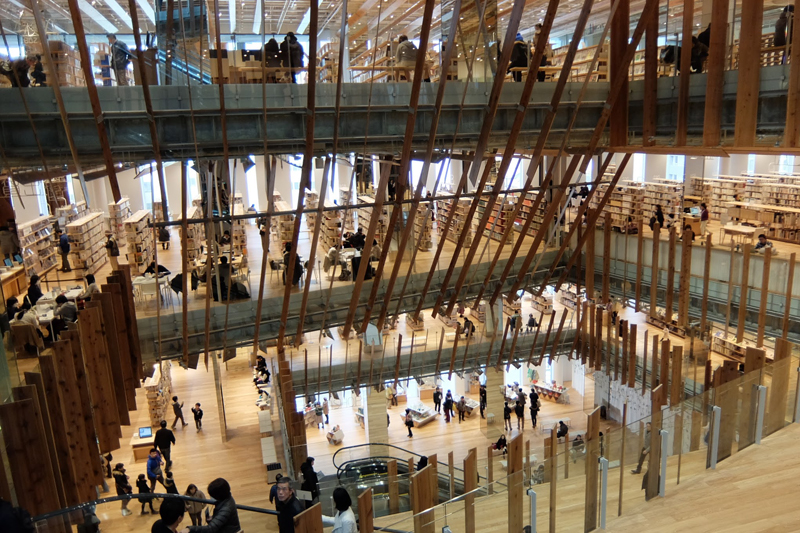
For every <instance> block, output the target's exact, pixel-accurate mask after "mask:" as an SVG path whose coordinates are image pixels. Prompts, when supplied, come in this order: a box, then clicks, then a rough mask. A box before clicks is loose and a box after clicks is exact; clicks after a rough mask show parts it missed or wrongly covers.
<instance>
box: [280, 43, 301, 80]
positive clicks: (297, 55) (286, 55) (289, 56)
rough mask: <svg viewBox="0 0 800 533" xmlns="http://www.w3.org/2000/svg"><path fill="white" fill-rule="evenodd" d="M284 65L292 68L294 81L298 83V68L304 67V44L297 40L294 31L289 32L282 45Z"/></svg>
mask: <svg viewBox="0 0 800 533" xmlns="http://www.w3.org/2000/svg"><path fill="white" fill-rule="evenodd" d="M280 50H281V60H282V61H283V66H284V67H287V68H289V69H291V73H292V83H297V70H296V69H299V68H303V55H304V53H303V46H302V45H301V44H300V43H299V42H297V37H295V35H294V33H292V32H289V33H287V34H286V37H285V38H284V39H283V42H282V43H281V46H280Z"/></svg>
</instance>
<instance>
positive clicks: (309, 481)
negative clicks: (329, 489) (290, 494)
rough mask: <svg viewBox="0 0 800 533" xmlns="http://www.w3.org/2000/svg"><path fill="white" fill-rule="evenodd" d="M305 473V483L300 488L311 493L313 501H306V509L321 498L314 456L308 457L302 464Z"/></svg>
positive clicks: (302, 472) (301, 471)
mask: <svg viewBox="0 0 800 533" xmlns="http://www.w3.org/2000/svg"><path fill="white" fill-rule="evenodd" d="M300 473H301V474H303V483H302V485H300V488H301V489H303V490H304V491H307V492H310V493H311V501H308V502H306V509H307V508H309V507H311V505H312V504H313V503H314V502H316V501H318V499H319V477H318V476H317V473H316V472H315V471H314V458H313V457H307V458H306V462H305V463H303V464H302V465H301V466H300Z"/></svg>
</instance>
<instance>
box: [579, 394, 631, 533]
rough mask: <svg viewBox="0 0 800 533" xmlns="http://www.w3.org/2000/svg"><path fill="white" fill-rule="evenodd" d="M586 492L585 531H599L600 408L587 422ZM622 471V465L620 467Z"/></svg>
mask: <svg viewBox="0 0 800 533" xmlns="http://www.w3.org/2000/svg"><path fill="white" fill-rule="evenodd" d="M586 424H587V426H586V438H585V439H584V440H585V441H586V444H585V446H586V492H585V498H584V501H585V504H584V509H585V512H584V522H583V530H584V531H594V530H595V529H597V519H598V512H597V511H598V506H597V505H598V502H597V495H598V492H599V491H598V483H599V479H598V471H597V461H598V460H599V459H600V408H599V407H598V408H596V409H595V410H594V411H592V413H591V414H590V415H589V416H588V418H587V422H586ZM620 468H621V469H622V468H623V467H622V465H620Z"/></svg>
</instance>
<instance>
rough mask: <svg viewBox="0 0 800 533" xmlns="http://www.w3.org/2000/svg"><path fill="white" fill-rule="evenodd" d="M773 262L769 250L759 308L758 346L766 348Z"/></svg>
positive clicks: (765, 255)
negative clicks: (765, 336) (770, 278)
mask: <svg viewBox="0 0 800 533" xmlns="http://www.w3.org/2000/svg"><path fill="white" fill-rule="evenodd" d="M771 262H772V248H767V249H766V251H765V252H764V262H763V263H762V265H761V271H762V274H761V287H760V288H759V291H760V292H761V302H760V305H759V307H758V334H757V337H756V346H758V347H759V348H761V347H763V346H764V329H765V328H766V325H767V300H768V299H769V267H770V263H771Z"/></svg>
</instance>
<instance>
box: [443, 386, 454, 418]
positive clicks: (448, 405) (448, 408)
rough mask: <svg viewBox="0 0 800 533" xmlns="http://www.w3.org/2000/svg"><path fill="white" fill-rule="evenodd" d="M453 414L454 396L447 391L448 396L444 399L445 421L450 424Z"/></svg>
mask: <svg viewBox="0 0 800 533" xmlns="http://www.w3.org/2000/svg"><path fill="white" fill-rule="evenodd" d="M452 413H453V396H451V395H450V391H447V396H445V398H444V421H445V422H447V423H450V417H451V416H452Z"/></svg>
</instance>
